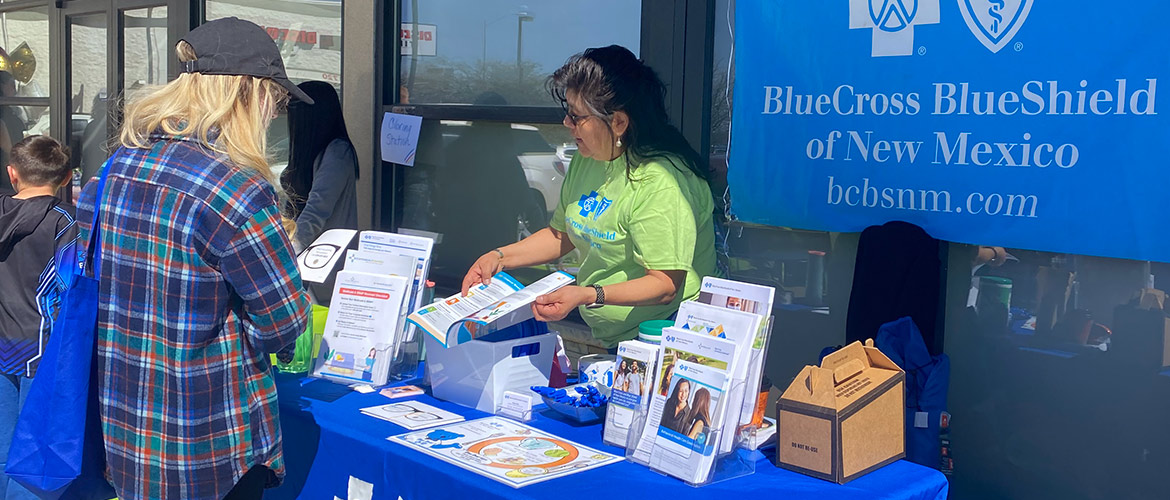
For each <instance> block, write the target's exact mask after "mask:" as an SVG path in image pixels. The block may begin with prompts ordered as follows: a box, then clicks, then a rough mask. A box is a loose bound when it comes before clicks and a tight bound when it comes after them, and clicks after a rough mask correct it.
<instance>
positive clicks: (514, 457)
mask: <svg viewBox="0 0 1170 500" xmlns="http://www.w3.org/2000/svg"><path fill="white" fill-rule="evenodd" d="M388 439H389V440H390V441H392V442H395V443H399V444H402V445H404V446H407V447H410V448H414V449H415V450H417V451H420V452H423V453H425V454H427V455H430V456H432V457H435V458H438V459H439V460H442V461H444V462H447V463H450V464H452V465H456V466H458V467H462V468H464V469H467V470H469V471H472V472H474V473H476V474H479V475H481V476H485V477H487V478H490V479H493V480H495V481H499V482H501V483H504V484H506V485H508V486H511V487H513V488H520V487H524V486H528V485H530V484H535V483H539V482H542V481H547V480H549V479H554V478H557V477H563V476H568V475H570V474H575V473H577V472H582V471H585V470H589V469H593V468H596V467H601V466H604V465H609V464H612V463H617V462H620V461H621V460H622V459H623V458H622V457H619V456H614V455H610V454H608V453H603V452H601V451H598V450H594V449H592V448H588V447H585V446H581V445H579V444H577V443H574V442H572V441H567V440H564V439H561V438H559V437H556V436H553V435H551V434H546V433H544V432H541V431H539V430H537V429H534V428H532V427H529V426H527V425H524V424H521V423H519V422H516V421H513V420H509V419H506V418H503V417H487V418H482V419H479V420H472V421H470V422H460V423H457V424H451V425H444V426H440V427H438V428H434V429H427V430H421V431H415V432H409V433H406V434H402V435H399V436H391V437H390V438H388Z"/></svg>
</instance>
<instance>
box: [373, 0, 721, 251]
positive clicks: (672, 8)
mask: <svg viewBox="0 0 1170 500" xmlns="http://www.w3.org/2000/svg"><path fill="white" fill-rule="evenodd" d="M412 1H414V2H416V4H417V2H419V1H420V0H412ZM385 2H387V4H386V7H387V8H386V9H383V12H385V13H386V16H385V19H384V21H383V22H384V26H383V28H382V30H381V31H382V32H381V33H380V34H379V36H380V37H381V43H380V45H381V46H382V48H383V50H382V51H381V53H382V54H384V56H382V57H383V61H382V64H381V67H382V74H381V78H382V82H384V84H383V87H382V92H381V97H382V103H383V105H382V106H380V109H381V110H382V111H384V112H387V113H402V114H410V115H416V116H421V117H422V118H423V119H424V120H488V121H500V122H509V123H534V124H557V123H561V121H563V120H564V112H563V111H562V110H561V109H560V108H558V107H556V106H477V105H465V104H407V105H403V104H400V103H399V95H398V88H399V86H400V85H401V83H402V72H401V67H402V53H401V45H400V44H399V40H398V36H399V33H398V31H399V30H397V29H393V30H391V29H386V26H392V27H393V26H399V25H401V24H402V7H401V2H400V1H399V0H385ZM415 10H416V11H417V9H415ZM663 19H666V20H669V21H670V22H662V20H663ZM714 36H715V0H678V1H675V0H642V19H641V36H640V39H641V41H640V46H639V53H640V57H641V59H642V60H643V61H645V62H646V63H647V64H649V65H650V66H651V67H653V68H654V69H655V70H656V71H657V72H658V76H659V78H661V79H662V81H663V83H664V84H665V85H666V94H667V114H668V116H669V117H670V119H671V122H672V123H675V124H681V127H680V130H681V131H682V133H683V135H684V136H685V137H686V138H687V139H688V140H689V141H690V142H691V145H692V146H694V147H695V150H696V151H701V152H704V153H703V154H706V151H708V149H709V146H710V142H711V140H710V136H711V131H710V128H711V80H712V70H713V64H714V56H713V54H714ZM584 48H585V47H582V49H584ZM379 118H380V117H379ZM378 122H379V123H380V120H378ZM377 161H379V162H381V158H378V159H377ZM408 168H411V167H407V166H403V165H397V164H391V163H386V162H381V167H380V168H375V169H374V176H373V177H374V179H373V190H374V214H373V226H374V228H376V229H379V230H388V231H396V230H398V228H399V227H400V225H401V223H402V211H403V203H404V198H405V195H404V188H405V172H406V170H405V169H408Z"/></svg>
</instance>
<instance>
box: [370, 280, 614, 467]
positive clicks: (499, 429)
mask: <svg viewBox="0 0 1170 500" xmlns="http://www.w3.org/2000/svg"><path fill="white" fill-rule="evenodd" d="M493 281H495V280H493ZM389 439H390V441H392V442H395V443H399V444H402V445H404V446H408V447H410V448H413V449H415V450H418V451H420V452H422V453H425V454H427V455H430V456H432V457H435V458H438V459H440V460H442V461H444V462H447V463H450V464H452V465H455V466H458V467H462V468H463V469H466V470H469V471H472V472H474V473H476V474H479V475H481V476H484V477H487V478H490V479H493V480H495V481H499V482H501V483H504V484H506V485H508V486H511V487H513V488H521V487H524V486H528V485H530V484H536V483H539V482H542V481H548V480H549V479H554V478H558V477H564V476H568V475H571V474H575V473H577V472H582V471H586V470H589V469H593V468H596V467H601V466H604V465H609V464H612V463H617V462H620V461H621V460H622V457H618V456H614V455H610V454H608V453H603V452H601V451H598V450H594V449H592V448H588V447H585V446H581V445H579V444H577V443H574V442H572V441H567V440H564V439H561V438H559V437H556V436H553V435H551V434H547V433H545V432H543V431H540V430H537V429H535V428H532V427H529V426H527V425H524V424H521V423H519V422H516V421H513V420H510V419H507V418H503V417H487V418H482V419H479V420H472V421H469V422H461V423H456V424H450V425H443V426H440V427H438V428H435V429H428V430H422V431H415V432H409V433H406V434H402V435H399V436H391V437H390V438H389Z"/></svg>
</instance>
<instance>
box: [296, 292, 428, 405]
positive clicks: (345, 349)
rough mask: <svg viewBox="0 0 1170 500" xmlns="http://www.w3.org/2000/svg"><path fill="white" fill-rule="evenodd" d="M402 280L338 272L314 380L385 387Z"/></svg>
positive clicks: (396, 324) (315, 366) (397, 318)
mask: <svg viewBox="0 0 1170 500" xmlns="http://www.w3.org/2000/svg"><path fill="white" fill-rule="evenodd" d="M408 287H409V285H408V281H407V278H404V277H402V276H384V275H377V274H367V273H359V272H353V271H341V272H339V273H337V281H336V284H335V285H334V287H333V302H332V304H331V307H330V308H329V319H327V320H326V321H325V332H324V335H323V336H322V338H321V349H320V354H319V355H318V357H317V358H316V359H315V360H314V362H313V375H315V376H318V377H325V378H330V379H335V380H339V381H343V382H368V383H372V384H373V385H382V384H385V383H386V375H387V374H386V367H387V366H388V365H389V362H390V359H388V358H389V357H390V356H389V355H390V353H389V349H390V346H391V342H392V341H393V338H394V332H395V331H396V329H397V327H398V322H399V315H398V310H399V307H400V306H401V304H402V296H403V295H404V294H405V293H406V291H407V289H408Z"/></svg>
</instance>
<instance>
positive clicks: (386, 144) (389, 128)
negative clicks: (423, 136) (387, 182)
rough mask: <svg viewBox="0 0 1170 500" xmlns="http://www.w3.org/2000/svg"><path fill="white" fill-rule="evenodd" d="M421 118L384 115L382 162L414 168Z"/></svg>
mask: <svg viewBox="0 0 1170 500" xmlns="http://www.w3.org/2000/svg"><path fill="white" fill-rule="evenodd" d="M421 127H422V117H421V116H413V115H400V114H398V113H386V114H385V116H383V117H382V161H387V162H390V163H397V164H400V165H406V166H410V167H413V166H414V152H415V151H416V150H417V148H418V131H419V128H421Z"/></svg>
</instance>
